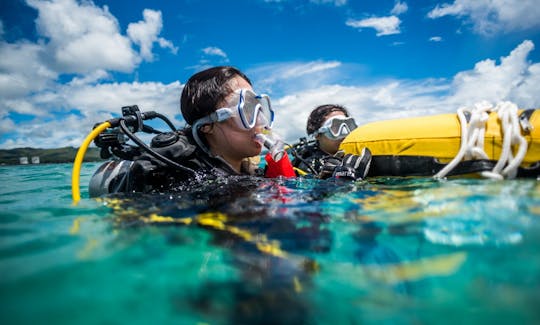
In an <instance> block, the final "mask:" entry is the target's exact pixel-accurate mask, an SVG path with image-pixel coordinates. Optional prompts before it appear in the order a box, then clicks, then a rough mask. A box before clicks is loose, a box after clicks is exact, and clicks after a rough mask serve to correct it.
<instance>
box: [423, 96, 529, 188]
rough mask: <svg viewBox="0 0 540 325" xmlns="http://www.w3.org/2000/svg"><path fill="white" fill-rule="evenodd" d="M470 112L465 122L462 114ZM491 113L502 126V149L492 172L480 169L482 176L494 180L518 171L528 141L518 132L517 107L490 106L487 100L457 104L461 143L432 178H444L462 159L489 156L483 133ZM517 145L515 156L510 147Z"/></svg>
mask: <svg viewBox="0 0 540 325" xmlns="http://www.w3.org/2000/svg"><path fill="white" fill-rule="evenodd" d="M466 112H468V113H470V115H471V117H470V122H469V123H468V124H467V120H466V118H465V113H466ZM490 112H497V115H498V116H499V120H500V121H501V128H502V136H503V143H502V152H501V156H500V157H499V160H498V161H497V164H495V167H494V168H493V169H492V170H491V171H484V172H481V175H482V176H483V177H487V178H493V179H504V178H505V177H506V178H515V177H516V175H517V170H518V167H519V165H520V164H521V162H522V161H523V159H524V158H525V155H526V154H527V141H526V140H525V138H524V137H523V136H522V135H521V128H520V124H519V117H518V108H517V106H516V105H515V104H514V103H511V102H501V103H499V104H497V106H495V107H492V105H491V104H489V103H488V102H481V103H477V104H475V105H474V107H472V108H471V107H460V108H459V109H458V110H457V115H458V118H459V122H460V126H461V146H460V148H459V151H458V153H457V155H456V156H455V157H454V159H452V161H451V162H450V163H448V164H447V165H446V166H445V167H444V168H443V169H441V170H440V171H439V172H438V173H437V174H435V176H433V177H434V178H437V179H440V178H444V177H445V176H446V175H447V174H448V173H449V172H451V171H452V170H453V169H454V168H455V167H456V166H457V165H458V164H459V163H460V162H461V161H462V160H473V159H489V157H488V155H487V154H486V153H485V151H484V135H485V131H486V123H487V120H488V118H489V113H490ZM514 145H519V147H518V150H517V153H516V155H515V156H514V155H513V154H512V146H514Z"/></svg>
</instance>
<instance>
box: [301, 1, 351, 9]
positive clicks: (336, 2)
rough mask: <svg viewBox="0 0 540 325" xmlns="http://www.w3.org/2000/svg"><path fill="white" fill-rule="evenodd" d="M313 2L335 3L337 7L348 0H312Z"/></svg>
mask: <svg viewBox="0 0 540 325" xmlns="http://www.w3.org/2000/svg"><path fill="white" fill-rule="evenodd" d="M310 2H311V3H315V4H327V3H329V4H333V5H335V6H336V7H341V6H344V5H346V4H347V0H310Z"/></svg>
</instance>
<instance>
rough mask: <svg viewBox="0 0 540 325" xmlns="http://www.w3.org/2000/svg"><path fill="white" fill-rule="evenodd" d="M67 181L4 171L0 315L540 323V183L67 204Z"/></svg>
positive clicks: (309, 187)
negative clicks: (539, 307)
mask: <svg viewBox="0 0 540 325" xmlns="http://www.w3.org/2000/svg"><path fill="white" fill-rule="evenodd" d="M97 166H98V164H85V165H84V166H83V169H82V175H81V184H87V183H88V180H89V178H90V175H91V174H92V173H93V171H94V170H95V169H96V168H97ZM70 179H71V165H69V164H60V165H35V166H2V167H0V183H1V184H2V185H1V188H0V202H1V203H0V204H1V211H0V274H1V276H0V306H1V307H0V308H1V309H0V312H1V315H2V323H3V324H30V323H55V324H73V323H76V324H119V323H122V324H123V323H126V324H143V323H144V324H148V323H157V324H160V323H161V324H167V323H174V324H265V323H267V324H403V323H406V324H408V323H414V324H432V323H437V324H441V323H442V324H444V323H448V324H450V323H456V322H458V323H501V324H502V323H519V324H533V323H539V322H540V311H539V309H538V306H540V250H539V249H538V247H540V182H538V181H536V180H513V181H491V180H471V179H467V180H464V179H456V180H449V181H443V182H437V181H433V180H430V179H396V178H394V179H390V178H384V179H374V180H369V181H366V182H357V183H339V182H334V181H317V180H312V179H300V180H280V181H276V180H252V179H246V178H233V179H230V180H222V181H216V182H213V183H208V184H204V185H200V186H197V187H196V188H194V189H192V190H188V189H179V191H178V192H176V193H171V194H167V195H130V196H116V197H111V198H108V199H104V200H93V199H88V198H87V191H86V188H85V187H83V188H82V196H83V200H82V201H81V202H80V203H79V204H78V205H76V206H75V205H73V204H72V202H71V187H70Z"/></svg>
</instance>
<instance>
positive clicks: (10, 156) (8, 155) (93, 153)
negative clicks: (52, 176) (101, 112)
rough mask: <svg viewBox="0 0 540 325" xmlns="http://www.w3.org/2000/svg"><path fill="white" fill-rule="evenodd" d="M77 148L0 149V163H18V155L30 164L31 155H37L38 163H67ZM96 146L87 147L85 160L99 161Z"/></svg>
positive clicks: (71, 160) (75, 153)
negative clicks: (26, 159)
mask: <svg viewBox="0 0 540 325" xmlns="http://www.w3.org/2000/svg"><path fill="white" fill-rule="evenodd" d="M77 150H78V148H73V147H64V148H55V149H35V148H17V149H0V164H2V165H18V164H19V157H27V158H28V163H29V164H31V159H32V157H39V160H40V163H42V164H51V163H69V162H73V161H74V160H75V155H77ZM101 160H102V159H101V158H100V157H99V149H98V148H88V150H87V151H86V154H85V156H84V161H85V162H90V161H101Z"/></svg>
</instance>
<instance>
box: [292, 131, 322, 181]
mask: <svg viewBox="0 0 540 325" xmlns="http://www.w3.org/2000/svg"><path fill="white" fill-rule="evenodd" d="M293 149H294V150H295V151H296V152H295V155H294V159H293V161H292V165H293V167H296V168H298V169H300V170H302V171H304V172H306V173H308V174H312V175H314V176H319V174H320V172H321V170H322V167H323V161H322V158H324V157H328V156H329V154H328V153H326V152H324V151H322V150H321V148H320V147H319V143H318V142H317V141H306V140H305V139H301V140H300V142H299V143H298V144H296V145H294V146H293Z"/></svg>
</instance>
